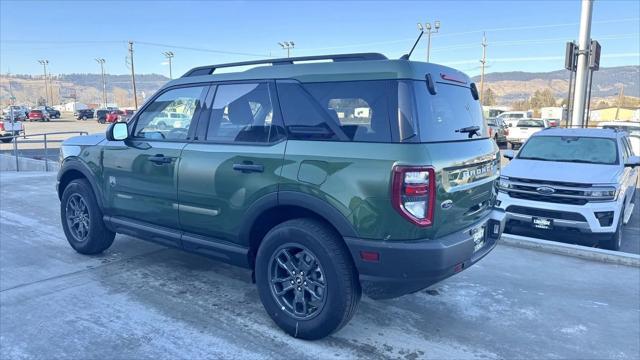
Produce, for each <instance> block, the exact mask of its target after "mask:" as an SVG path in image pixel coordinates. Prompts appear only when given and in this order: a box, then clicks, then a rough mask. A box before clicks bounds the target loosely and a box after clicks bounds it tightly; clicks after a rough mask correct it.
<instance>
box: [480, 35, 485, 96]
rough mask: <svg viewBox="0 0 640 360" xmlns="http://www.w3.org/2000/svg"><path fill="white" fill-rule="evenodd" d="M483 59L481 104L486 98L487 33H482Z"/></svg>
mask: <svg viewBox="0 0 640 360" xmlns="http://www.w3.org/2000/svg"><path fill="white" fill-rule="evenodd" d="M480 45H481V46H482V59H481V60H480V64H482V65H481V66H482V68H481V70H480V105H483V103H482V101H483V100H484V66H485V65H486V63H487V36H486V34H485V33H482V43H481V44H480Z"/></svg>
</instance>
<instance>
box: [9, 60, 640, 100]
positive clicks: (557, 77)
mask: <svg viewBox="0 0 640 360" xmlns="http://www.w3.org/2000/svg"><path fill="white" fill-rule="evenodd" d="M105 78H106V88H107V97H108V102H110V103H117V104H118V105H120V106H131V105H132V103H131V99H132V96H131V77H130V76H129V75H106V76H105ZM0 80H1V81H0V102H1V103H2V105H6V104H7V103H8V101H9V98H10V93H9V83H10V84H11V92H12V93H13V95H14V96H15V97H16V103H17V104H28V105H33V104H35V103H36V102H37V100H38V98H40V97H44V81H43V80H42V76H34V75H12V76H11V77H10V78H7V76H6V75H0ZM9 80H11V81H10V82H9ZM167 81H169V79H168V78H167V77H165V76H163V75H159V74H138V75H136V88H137V91H138V103H139V104H140V103H142V101H143V100H144V98H145V97H148V96H151V95H152V94H153V93H154V92H155V91H156V90H158V89H159V88H160V87H161V86H162V85H163V84H165V83H166V82H167ZM474 81H476V82H479V81H480V77H479V76H476V77H474ZM622 85H624V94H625V95H626V96H632V97H640V66H619V67H611V68H601V69H600V70H599V71H596V72H595V74H594V76H593V90H592V95H591V96H592V100H593V101H598V100H599V99H605V100H611V99H612V98H613V97H615V96H616V94H617V93H618V92H619V91H620V88H621V86H622ZM487 88H491V90H493V91H494V93H495V94H496V97H497V101H498V104H500V105H510V104H511V103H513V102H514V101H516V100H524V99H528V98H529V97H531V96H532V95H533V93H534V92H535V91H536V90H544V89H546V88H550V89H551V90H552V91H553V93H554V95H555V96H556V97H557V98H558V99H562V98H566V96H567V90H568V88H569V72H568V71H566V70H557V71H551V72H522V71H512V72H496V73H489V74H486V76H485V89H487ZM51 89H52V93H53V104H59V103H61V102H67V101H72V99H73V97H74V95H75V97H76V98H77V101H79V102H82V103H86V104H97V103H101V102H102V79H101V76H100V74H64V75H59V76H56V77H54V78H53V79H52V81H51Z"/></svg>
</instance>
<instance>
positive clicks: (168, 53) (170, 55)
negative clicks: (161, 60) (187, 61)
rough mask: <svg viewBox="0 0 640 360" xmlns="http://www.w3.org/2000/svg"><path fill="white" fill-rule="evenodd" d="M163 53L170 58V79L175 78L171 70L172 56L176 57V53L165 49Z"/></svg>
mask: <svg viewBox="0 0 640 360" xmlns="http://www.w3.org/2000/svg"><path fill="white" fill-rule="evenodd" d="M162 55H164V57H166V58H167V60H169V79H173V73H172V72H171V58H172V57H174V54H173V52H171V51H165V52H163V53H162Z"/></svg>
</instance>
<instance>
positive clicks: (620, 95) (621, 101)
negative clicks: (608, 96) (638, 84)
mask: <svg viewBox="0 0 640 360" xmlns="http://www.w3.org/2000/svg"><path fill="white" fill-rule="evenodd" d="M621 107H624V84H622V88H621V89H620V92H619V93H618V107H617V109H616V120H618V119H619V116H620V108H621Z"/></svg>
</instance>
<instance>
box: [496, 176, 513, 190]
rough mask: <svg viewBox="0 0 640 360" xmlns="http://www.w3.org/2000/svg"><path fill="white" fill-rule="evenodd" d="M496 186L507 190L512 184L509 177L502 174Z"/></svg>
mask: <svg viewBox="0 0 640 360" xmlns="http://www.w3.org/2000/svg"><path fill="white" fill-rule="evenodd" d="M496 187H497V188H498V190H506V189H510V188H511V184H510V183H509V178H508V177H506V176H500V177H499V178H498V181H496Z"/></svg>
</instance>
